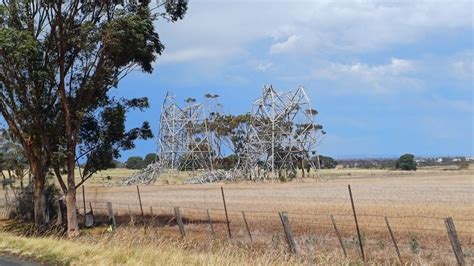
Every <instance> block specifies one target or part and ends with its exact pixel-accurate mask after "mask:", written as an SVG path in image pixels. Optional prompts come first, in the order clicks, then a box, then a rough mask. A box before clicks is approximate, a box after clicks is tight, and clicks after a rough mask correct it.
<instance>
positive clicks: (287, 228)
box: [279, 212, 298, 253]
mask: <svg viewBox="0 0 474 266" xmlns="http://www.w3.org/2000/svg"><path fill="white" fill-rule="evenodd" d="M279 215H280V220H281V224H282V225H283V231H284V232H285V235H286V241H287V242H288V247H289V248H290V252H291V253H297V252H298V247H297V245H296V242H295V239H294V238H293V231H292V230H291V225H290V222H289V221H288V214H287V213H286V212H280V213H279Z"/></svg>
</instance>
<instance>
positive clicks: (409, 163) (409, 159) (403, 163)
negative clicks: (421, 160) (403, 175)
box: [395, 154, 416, 171]
mask: <svg viewBox="0 0 474 266" xmlns="http://www.w3.org/2000/svg"><path fill="white" fill-rule="evenodd" d="M395 167H396V168H397V169H400V170H405V171H411V170H413V171H416V162H415V156H414V155H413V154H404V155H402V156H400V158H399V159H398V161H397V163H396V165H395Z"/></svg>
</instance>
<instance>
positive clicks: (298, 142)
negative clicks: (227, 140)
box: [243, 86, 321, 179]
mask: <svg viewBox="0 0 474 266" xmlns="http://www.w3.org/2000/svg"><path fill="white" fill-rule="evenodd" d="M316 114H317V111H316V110H314V109H312V108H311V105H310V101H309V98H308V96H307V94H306V92H305V90H304V88H302V87H299V88H298V89H296V90H293V91H289V92H286V93H281V92H278V91H276V90H275V89H273V87H272V86H268V87H267V86H265V87H264V88H263V91H262V97H261V98H260V99H258V100H256V101H255V102H254V104H253V108H252V122H251V126H250V130H249V132H248V137H247V144H246V147H245V152H244V157H245V158H244V165H243V168H244V170H245V171H246V172H247V174H248V176H249V177H250V178H255V179H261V178H268V177H271V178H275V177H276V176H280V175H285V176H287V175H290V174H296V169H297V168H298V166H299V167H300V168H302V169H303V174H304V168H305V166H307V165H309V167H313V168H314V165H313V162H312V161H311V160H310V158H309V153H310V152H314V151H315V150H314V149H315V148H316V145H317V141H318V130H320V129H321V126H319V125H317V124H316V123H315V116H316ZM269 174H271V175H269Z"/></svg>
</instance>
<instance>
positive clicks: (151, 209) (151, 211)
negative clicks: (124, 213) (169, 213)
mask: <svg viewBox="0 0 474 266" xmlns="http://www.w3.org/2000/svg"><path fill="white" fill-rule="evenodd" d="M150 215H151V225H152V226H154V225H155V216H154V215H153V207H152V206H150Z"/></svg>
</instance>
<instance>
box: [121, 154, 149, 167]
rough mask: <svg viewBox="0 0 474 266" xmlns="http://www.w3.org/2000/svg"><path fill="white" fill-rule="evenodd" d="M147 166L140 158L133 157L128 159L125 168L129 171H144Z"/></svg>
mask: <svg viewBox="0 0 474 266" xmlns="http://www.w3.org/2000/svg"><path fill="white" fill-rule="evenodd" d="M145 166H146V165H145V161H143V159H142V157H140V156H132V157H130V158H128V160H127V162H125V167H126V168H127V169H142V168H145Z"/></svg>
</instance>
